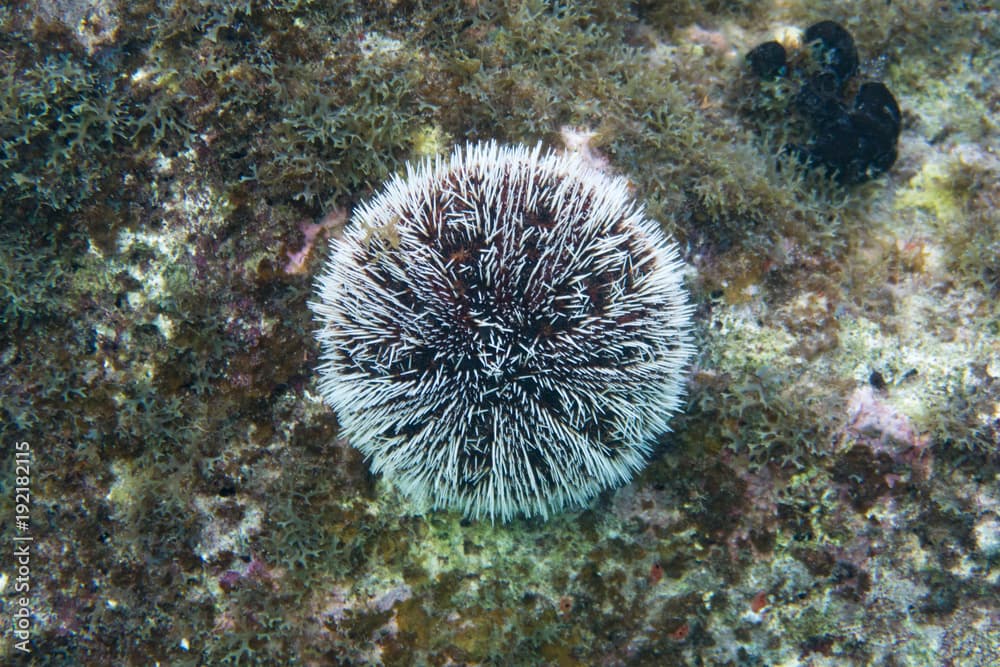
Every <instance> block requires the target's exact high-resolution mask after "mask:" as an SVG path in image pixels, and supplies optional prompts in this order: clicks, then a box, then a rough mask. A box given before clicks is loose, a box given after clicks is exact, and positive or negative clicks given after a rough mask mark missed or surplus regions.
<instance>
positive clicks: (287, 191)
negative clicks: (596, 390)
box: [0, 0, 1000, 667]
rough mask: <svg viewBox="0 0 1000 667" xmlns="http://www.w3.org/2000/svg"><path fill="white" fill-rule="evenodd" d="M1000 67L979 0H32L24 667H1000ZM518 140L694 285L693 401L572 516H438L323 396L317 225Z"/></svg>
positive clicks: (17, 7) (9, 571)
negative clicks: (623, 214)
mask: <svg viewBox="0 0 1000 667" xmlns="http://www.w3.org/2000/svg"><path fill="white" fill-rule="evenodd" d="M827 20H829V21H833V22H835V23H836V24H837V25H839V26H841V27H842V28H843V30H844V31H846V32H848V33H849V34H850V36H851V41H852V42H853V43H854V45H855V49H856V52H855V51H852V50H851V49H849V48H848V47H847V42H846V41H845V40H843V34H842V33H841V32H840V31H837V30H834V29H833V28H830V27H827V28H823V29H822V30H814V31H813V33H817V34H816V35H815V36H816V38H817V39H816V40H812V42H813V44H814V45H813V46H809V45H808V44H809V41H807V40H806V33H807V32H808V27H809V26H814V25H816V24H817V23H818V22H819V21H827ZM768 42H772V43H773V44H776V45H778V46H780V47H781V49H782V50H783V51H784V61H782V60H781V59H780V58H779V57H778V54H779V51H778V49H777V48H776V47H775V46H773V45H772V46H769V47H766V50H765V51H760V52H757V53H758V56H757V57H755V58H754V59H752V60H751V63H750V65H748V63H747V60H746V57H745V54H747V53H751V52H753V49H754V47H755V46H757V45H759V44H763V43H768ZM823 54H826V55H823ZM959 54H960V55H959ZM998 54H1000V16H998V14H997V9H996V7H994V6H993V5H991V4H989V3H978V4H975V3H974V4H962V3H954V4H953V3H944V4H942V3H903V2H892V3H886V2H884V1H883V0H860V1H859V2H851V3H839V4H833V5H830V4H829V3H823V4H822V5H818V4H816V3H808V2H791V3H687V4H685V3H670V4H666V5H663V4H658V3H655V2H647V1H642V2H639V3H636V4H633V5H628V6H625V5H622V4H621V3H603V2H590V3H563V4H556V5H554V4H552V3H546V2H535V1H528V2H521V3H499V2H482V1H480V2H462V3H456V4H453V5H447V6H441V7H438V6H437V5H433V6H432V5H431V4H428V3H405V2H404V3H374V2H359V3H317V2H302V1H300V0H294V1H293V0H289V1H284V0H267V1H263V0H260V1H258V0H250V1H249V2H241V3H235V4H234V3H228V4H227V3H218V2H209V1H208V0H139V1H138V2H134V3H109V2H105V1H104V0H74V1H73V2H39V3H15V4H14V5H11V3H7V5H5V6H3V7H0V79H2V86H0V91H2V92H0V105H2V113H0V118H2V122H0V183H2V184H3V185H2V187H0V297H2V298H0V396H2V397H3V398H2V401H0V442H2V447H0V454H2V466H0V517H2V521H0V539H2V540H3V544H4V549H3V550H2V554H3V555H2V556H0V590H2V591H3V594H4V595H3V603H2V605H3V610H4V614H3V615H2V619H3V620H0V628H2V629H3V632H2V633H0V663H2V664H5V665H7V664H11V665H19V664H26V665H27V664H32V665H67V664H72V665H137V666H140V665H143V666H144V665H150V664H154V663H159V664H162V665H167V664H169V665H199V664H205V665H218V664H221V665H225V664H229V665H256V664H289V665H295V664H301V665H445V664H451V665H474V664H475V665H489V664H492V665H561V666H568V665H594V664H604V665H661V664H671V665H698V664H702V665H732V666H737V665H781V664H785V665H806V664H811V665H844V664H872V665H887V666H888V665H940V664H954V665H963V667H964V666H966V665H972V666H987V665H995V664H997V663H998V662H1000V655H998V654H997V649H996V647H997V646H1000V623H998V622H997V619H998V615H1000V609H998V602H997V600H998V599H1000V588H998V587H1000V567H998V556H997V554H998V546H997V545H998V544H1000V537H998V526H1000V492H998V488H1000V478H998V470H1000V460H998V457H1000V454H998V448H1000V343H998V340H1000V329H998V322H1000V312H998V302H1000V300H998V295H1000V260H998V258H1000V218H998V215H1000V214H998V213H997V211H998V210H1000V206H998V203H1000V158H998V157H997V156H998V154H1000V141H998V137H1000V128H998V125H997V118H998V117H1000V113H998V110H1000V109H998V105H1000V100H998V98H997V91H998V90H1000V82H998V80H997V76H998V75H997V72H1000V60H998V59H1000V55H998ZM817 56H821V57H822V59H821V60H817V59H816V58H817ZM809 62H812V65H808V63H809ZM807 65H808V66H807ZM816 77H819V78H818V79H817V80H814V79H815V78H816ZM810 81H812V83H811V84H810V87H808V93H807V95H806V96H805V97H804V98H803V97H801V96H800V93H801V91H802V90H803V88H804V87H805V86H804V84H806V83H808V82H810ZM875 82H879V83H878V84H877V83H875ZM879 84H881V85H879ZM814 98H819V100H820V101H821V102H822V103H817V102H816V100H815V99H814ZM890 100H895V101H896V105H895V106H894V105H893V104H892V103H891V102H890ZM803 107H804V108H805V109H807V110H811V111H809V112H808V114H807V113H803V112H802V111H801V108H803ZM789 110H791V111H792V112H791V113H789ZM816 116H819V119H818V120H817V119H816ZM843 136H846V137H847V140H841V139H840V137H843ZM488 140H496V141H498V142H502V143H519V144H525V145H532V146H533V145H536V144H537V143H539V142H541V143H542V145H543V146H544V147H546V148H552V149H554V150H556V151H561V150H573V151H577V152H578V153H579V155H580V157H581V159H583V160H586V161H587V162H588V164H591V165H592V166H593V167H594V168H598V169H602V170H604V171H605V172H606V173H609V174H611V175H614V176H616V177H621V178H623V179H626V180H627V183H628V186H629V188H630V189H631V191H632V196H634V198H635V199H636V200H637V201H639V202H641V203H642V204H644V205H645V207H646V213H647V216H648V217H649V218H650V219H651V220H655V221H657V222H658V223H659V224H660V226H661V227H662V229H663V231H664V232H666V233H667V234H669V235H671V236H672V237H673V238H675V239H676V240H677V242H678V245H679V246H680V248H681V249H682V255H683V260H684V261H685V263H686V264H687V265H689V266H690V267H691V268H690V269H689V270H688V271H687V272H686V273H685V275H684V281H685V287H686V289H687V290H688V291H689V293H690V296H691V302H692V303H693V304H695V311H694V313H693V316H692V320H693V336H694V338H695V339H696V340H695V343H696V346H697V349H698V355H697V357H696V359H695V360H694V364H693V370H692V373H691V377H690V380H689V382H688V387H687V396H688V398H687V405H686V406H685V408H684V411H683V413H678V414H676V415H675V416H674V418H673V419H672V420H671V428H672V432H671V433H670V434H669V435H667V436H665V437H662V438H660V439H658V440H657V441H656V443H655V449H654V451H653V453H652V457H651V460H650V463H649V465H648V466H647V467H646V468H645V469H643V471H642V472H641V473H639V474H637V475H636V476H635V478H634V479H633V480H632V481H631V482H630V483H629V484H628V485H625V486H623V487H621V488H619V489H616V490H609V491H606V492H604V493H601V494H599V495H597V496H596V497H595V498H594V499H593V500H592V501H590V502H589V504H588V505H587V506H586V507H585V508H584V509H581V510H579V511H574V512H566V513H561V514H559V515H558V516H554V517H552V518H550V519H549V520H548V521H546V522H542V521H540V520H515V521H513V522H511V523H509V524H505V525H499V524H498V525H495V526H491V525H490V524H489V522H482V521H479V522H470V521H467V520H465V519H463V517H462V516H461V515H460V514H458V513H456V512H450V511H434V512H425V513H421V508H420V507H418V506H416V505H415V504H413V503H411V502H410V501H408V500H407V499H406V498H405V497H403V496H402V495H401V494H399V493H397V492H396V490H395V489H394V488H393V487H392V485H390V484H387V483H386V482H385V481H384V480H382V479H381V478H380V477H378V476H377V475H372V474H371V472H370V470H369V466H368V465H367V462H366V461H364V459H363V458H362V456H361V455H360V454H359V453H358V451H357V450H356V449H355V448H354V447H353V446H352V445H351V443H348V442H346V441H345V440H344V438H343V433H342V431H341V426H340V425H339V424H338V422H337V420H336V418H335V416H334V415H333V414H332V412H331V411H330V410H329V409H328V408H327V407H326V406H325V405H324V404H323V403H322V401H321V398H320V395H319V391H318V386H319V385H318V381H319V378H318V376H317V374H316V372H315V368H316V365H317V362H318V359H319V356H320V348H319V345H318V344H317V343H316V342H315V340H314V338H313V328H314V324H313V322H312V321H311V316H310V312H309V309H308V306H307V301H308V299H309V298H310V294H311V286H312V284H313V281H314V278H315V276H316V275H317V273H318V272H319V271H320V270H321V267H322V265H323V263H324V261H325V260H326V258H327V256H328V251H327V245H328V243H327V241H328V240H329V239H330V238H337V237H339V236H340V235H341V234H343V233H344V224H345V221H346V220H347V219H349V217H350V214H351V212H352V211H353V209H354V208H355V207H356V206H357V205H358V203H359V202H362V201H365V200H367V199H368V198H370V197H371V195H372V193H373V192H374V191H375V189H376V188H377V187H378V186H379V184H381V183H383V182H385V181H386V180H388V179H389V178H391V176H392V175H393V174H395V173H398V172H399V171H400V170H401V169H402V168H403V165H404V164H405V163H407V162H411V161H419V160H421V159H422V158H424V157H433V156H437V155H442V156H443V155H447V154H448V153H449V152H450V151H451V150H452V148H453V147H454V146H456V145H460V144H464V143H465V142H478V141H488ZM786 145H794V146H798V147H800V149H801V151H803V155H805V156H806V157H805V159H802V158H800V157H799V156H798V154H797V153H792V152H783V151H782V148H783V147H784V146H786ZM893 154H894V155H895V160H894V162H890V160H889V157H890V156H891V155H893ZM811 160H815V161H817V164H818V165H819V166H820V167H821V168H814V167H813V166H810V165H811V164H812V163H811ZM826 162H836V164H837V165H840V166H841V168H842V171H837V173H838V174H843V175H842V176H840V177H839V179H840V180H839V182H838V179H835V178H830V177H829V175H826V174H824V173H821V172H824V171H826V172H829V171H831V169H830V165H829V164H826ZM890 164H891V168H890ZM877 171H880V173H879V175H878V177H877V178H868V176H870V175H874V174H875V173H876V172H877ZM864 179H867V180H864ZM859 181H863V182H859ZM22 443H24V444H23V445H22ZM25 467H26V468H27V469H25ZM24 478H28V479H24ZM18 488H30V498H29V499H28V501H27V502H26V501H25V499H24V498H19V497H18V495H17V493H18V492H17V491H16V490H17V489H18ZM22 517H23V518H22ZM28 537H30V538H31V539H30V541H27V540H21V541H17V542H16V541H15V538H28ZM16 545H27V546H26V553H25V554H24V555H23V557H24V558H26V559H27V562H26V563H24V562H21V560H20V559H21V558H22V556H21V555H16V554H15V553H14V549H15V548H18V547H17V546H16ZM22 568H25V569H23V570H22ZM22 598H23V600H22ZM22 610H23V611H22ZM12 621H13V622H12ZM15 630H16V631H17V632H20V633H24V635H23V636H24V637H25V639H23V640H22V639H21V638H20V637H21V636H20V635H16V634H14V631H15ZM22 649H23V650H22ZM25 651H30V653H26V652H25Z"/></svg>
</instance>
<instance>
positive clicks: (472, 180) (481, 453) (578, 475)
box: [310, 142, 692, 521]
mask: <svg viewBox="0 0 1000 667" xmlns="http://www.w3.org/2000/svg"><path fill="white" fill-rule="evenodd" d="M681 271H682V264H681V262H680V259H679V256H678V252H677V248H676V246H674V245H673V244H672V243H670V242H669V241H668V240H667V238H666V236H665V234H664V233H663V231H662V230H661V229H660V227H659V225H658V224H657V223H655V222H653V221H651V220H649V219H648V218H646V217H645V216H644V214H643V211H642V209H641V207H639V206H637V205H636V204H635V203H634V201H633V200H632V198H631V196H630V194H629V192H628V188H627V185H626V182H625V180H624V179H621V178H610V177H608V176H605V175H604V174H602V173H600V172H598V171H596V170H593V169H590V168H588V167H587V166H586V165H585V164H584V163H583V162H582V161H581V160H580V159H578V158H576V157H573V156H568V155H559V154H556V153H553V152H547V153H542V151H541V147H540V146H539V147H536V148H535V149H533V150H532V149H529V148H526V147H523V146H510V147H504V146H499V145H497V144H495V143H492V142H491V143H486V144H478V145H472V146H467V147H466V148H465V149H457V150H456V151H455V152H454V153H453V154H452V156H451V158H450V159H449V160H441V159H438V160H435V161H433V162H430V161H428V162H424V163H422V164H421V165H419V166H417V167H416V168H413V167H408V168H407V173H406V176H405V177H396V178H394V179H392V180H390V181H389V182H388V183H387V184H386V185H385V187H384V188H383V190H382V191H381V192H380V193H379V194H377V195H376V196H375V197H374V198H373V199H372V200H371V201H369V202H367V203H366V204H364V205H362V206H360V207H359V208H358V209H357V210H356V211H355V213H354V216H353V220H352V223H351V224H350V225H349V226H348V228H347V229H346V230H345V232H344V235H343V238H340V239H335V240H334V241H332V254H331V256H330V259H329V261H328V264H327V266H326V268H325V270H324V273H323V274H322V275H321V276H320V277H319V279H318V280H317V297H318V300H317V301H316V302H315V303H312V304H310V305H311V307H312V309H313V310H314V312H315V314H316V317H317V320H318V322H319V323H320V325H321V328H320V329H319V331H318V332H317V336H318V338H319V341H320V343H321V345H322V348H323V364H322V365H321V366H320V369H319V371H320V376H321V378H320V385H319V386H320V390H321V393H322V395H323V398H324V399H325V401H326V402H327V403H328V404H329V405H330V406H331V407H333V409H334V410H335V411H336V413H337V416H338V419H339V421H340V424H341V428H342V434H343V435H344V436H345V437H346V438H347V439H348V440H349V442H350V443H351V444H352V445H353V446H355V447H357V448H358V449H359V450H360V451H361V452H362V453H364V454H365V456H366V457H368V458H369V459H370V461H371V465H372V469H373V470H374V471H375V472H379V473H382V474H383V475H384V476H385V477H386V478H387V479H389V480H390V481H392V482H393V483H395V484H396V485H397V486H398V487H399V488H401V489H402V490H403V491H404V492H405V493H406V494H408V495H409V496H411V497H413V498H414V499H416V500H417V501H419V502H421V503H424V504H427V503H429V504H431V505H433V506H436V507H456V508H460V509H461V510H462V511H463V512H465V513H466V514H467V515H470V516H474V517H489V518H490V519H491V520H492V519H501V520H503V521H507V520H510V519H511V518H513V517H514V516H517V515H525V516H532V515H541V516H548V515H549V514H551V513H553V512H557V511H559V510H561V509H563V508H565V507H573V506H580V505H582V504H584V503H585V502H587V501H588V500H589V499H590V498H592V497H593V496H594V495H595V494H597V493H599V492H600V491H602V490H604V489H607V488H611V487H615V486H618V485H621V484H624V483H626V482H628V481H629V480H630V479H631V478H632V476H633V475H634V474H635V473H636V472H637V471H639V470H641V469H642V467H643V466H644V465H645V463H646V461H647V459H648V457H649V454H650V451H651V448H652V445H653V443H654V441H655V438H656V437H657V436H658V435H660V434H661V433H663V432H664V431H666V430H667V422H668V419H669V416H670V414H671V413H672V412H674V411H676V410H677V409H678V407H679V406H680V400H681V397H682V394H683V387H684V379H685V377H684V374H685V367H686V365H687V362H688V360H689V358H690V356H691V354H692V347H691V342H690V335H689V328H690V320H691V308H690V306H689V305H688V303H687V301H688V299H687V294H686V292H685V290H684V288H683V285H682V280H681Z"/></svg>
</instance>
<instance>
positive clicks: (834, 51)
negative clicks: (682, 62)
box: [746, 21, 901, 185]
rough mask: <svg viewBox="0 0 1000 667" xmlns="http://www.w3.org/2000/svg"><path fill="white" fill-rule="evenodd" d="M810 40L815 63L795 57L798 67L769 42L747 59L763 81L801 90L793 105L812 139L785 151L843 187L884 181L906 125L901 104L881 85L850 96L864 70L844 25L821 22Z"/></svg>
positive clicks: (811, 30)
mask: <svg viewBox="0 0 1000 667" xmlns="http://www.w3.org/2000/svg"><path fill="white" fill-rule="evenodd" d="M805 41H806V43H807V44H809V45H810V46H811V47H812V50H811V58H806V59H794V58H793V59H791V63H793V65H792V66H790V65H789V64H788V63H789V58H788V54H787V53H786V52H785V48H784V47H783V46H782V45H781V44H779V43H778V42H764V43H763V44H760V45H759V46H757V47H755V48H754V49H752V50H751V51H750V52H749V53H748V54H747V56H746V59H747V63H748V65H749V68H750V70H751V71H752V72H753V73H754V74H755V75H756V76H757V77H759V78H760V79H762V80H764V81H772V80H775V79H777V78H779V77H789V79H790V80H791V81H795V82H796V85H798V86H799V89H798V91H797V92H796V93H795V94H794V95H793V96H792V97H791V104H790V106H791V109H792V110H793V111H794V112H795V113H796V114H798V115H799V116H801V117H803V118H804V119H805V120H806V121H807V124H808V127H809V136H808V137H807V139H806V140H805V141H804V142H802V143H790V144H788V145H786V146H785V147H784V149H783V150H784V152H786V153H788V154H791V155H794V156H795V157H796V158H797V159H798V160H799V161H800V162H801V163H803V164H806V165H808V166H809V167H813V168H823V169H825V170H826V171H827V172H829V173H830V174H832V175H833V177H834V178H835V179H836V180H837V182H839V183H841V184H843V185H852V184H856V183H863V182H864V181H868V180H871V179H873V178H876V177H878V176H879V175H881V174H883V173H885V172H886V171H888V170H889V168H890V167H892V165H893V163H894V162H895V161H896V141H897V140H898V138H899V131H900V120H901V114H900V111H899V105H898V104H897V103H896V99H895V98H894V97H893V95H892V93H891V92H889V89H888V88H886V87H885V85H883V84H882V83H879V82H877V81H870V82H866V83H863V84H861V86H860V88H859V89H858V91H857V94H856V95H855V96H854V99H853V101H851V100H850V99H849V98H848V97H847V96H846V95H845V91H847V90H848V89H849V88H850V86H849V84H850V82H851V79H852V78H853V77H854V76H855V75H856V74H857V71H858V51H857V48H856V47H855V45H854V39H853V38H852V37H851V35H850V33H848V32H847V30H845V29H844V28H843V27H842V26H840V25H838V24H837V23H834V22H833V21H821V22H819V23H816V24H815V25H812V26H809V28H807V29H806V32H805ZM810 65H811V66H810ZM790 70H791V71H790ZM798 82H801V83H798Z"/></svg>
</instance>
